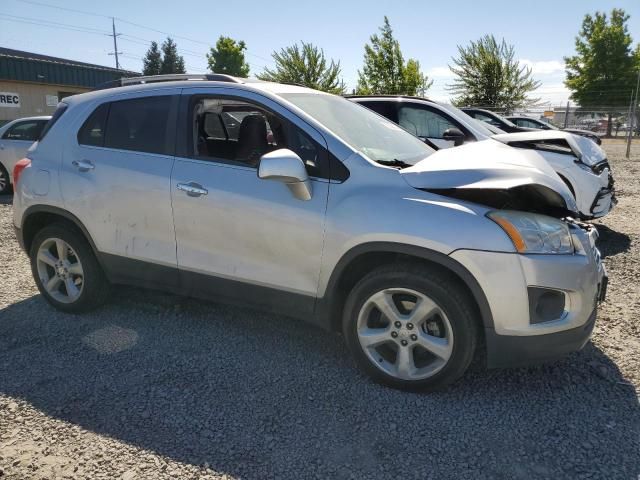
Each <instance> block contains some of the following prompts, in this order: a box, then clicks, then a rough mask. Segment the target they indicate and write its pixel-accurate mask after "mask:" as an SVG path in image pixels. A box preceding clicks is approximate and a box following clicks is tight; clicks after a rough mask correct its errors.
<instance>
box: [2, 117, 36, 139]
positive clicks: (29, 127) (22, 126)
mask: <svg viewBox="0 0 640 480" xmlns="http://www.w3.org/2000/svg"><path fill="white" fill-rule="evenodd" d="M43 127H44V124H43V122H42V121H41V120H33V121H27V122H19V123H16V124H15V125H14V126H13V127H11V128H9V130H7V131H6V132H5V133H4V135H3V136H2V138H3V139H5V140H22V141H27V142H35V141H36V140H38V138H40V133H42V129H43Z"/></svg>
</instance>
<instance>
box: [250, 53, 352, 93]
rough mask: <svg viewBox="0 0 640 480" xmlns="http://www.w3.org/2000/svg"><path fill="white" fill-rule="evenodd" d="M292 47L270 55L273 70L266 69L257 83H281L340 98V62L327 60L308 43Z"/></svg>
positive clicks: (341, 85) (342, 88) (341, 82)
mask: <svg viewBox="0 0 640 480" xmlns="http://www.w3.org/2000/svg"><path fill="white" fill-rule="evenodd" d="M301 43H302V46H301V47H300V46H298V44H294V45H293V46H291V47H287V48H283V49H282V50H280V52H273V54H272V55H271V56H272V57H273V60H274V62H275V69H273V70H272V69H270V68H265V69H264V72H262V73H261V74H260V75H258V78H259V79H260V80H267V81H270V82H280V83H297V84H300V85H304V86H305V87H309V88H315V89H316V90H322V91H324V92H329V93H335V94H342V93H344V90H345V85H344V82H343V81H342V80H341V79H340V78H339V77H340V72H341V69H340V62H335V61H334V60H330V62H329V63H328V64H327V60H326V58H325V56H324V51H323V50H321V49H318V47H316V46H314V45H312V44H311V43H305V42H301Z"/></svg>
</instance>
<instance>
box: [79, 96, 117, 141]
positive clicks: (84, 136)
mask: <svg viewBox="0 0 640 480" xmlns="http://www.w3.org/2000/svg"><path fill="white" fill-rule="evenodd" d="M108 114H109V104H108V103H104V104H102V105H100V106H99V107H98V108H96V109H95V110H94V111H93V113H92V114H91V115H89V118H87V120H86V121H85V122H84V124H83V125H82V127H81V128H80V130H79V131H78V143H79V144H80V145H89V146H92V147H102V146H104V132H105V128H106V125H107V116H108Z"/></svg>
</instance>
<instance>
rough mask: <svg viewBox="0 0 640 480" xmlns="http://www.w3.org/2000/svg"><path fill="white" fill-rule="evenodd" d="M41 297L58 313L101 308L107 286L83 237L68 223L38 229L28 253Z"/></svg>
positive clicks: (107, 290)
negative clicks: (59, 311) (58, 311)
mask: <svg viewBox="0 0 640 480" xmlns="http://www.w3.org/2000/svg"><path fill="white" fill-rule="evenodd" d="M29 256H30V258H31V271H32V273H33V278H34V280H35V282H36V285H37V286H38V290H40V293H41V294H42V296H43V297H44V298H45V299H46V300H47V302H49V303H50V304H51V305H53V306H54V307H55V308H57V309H58V310H62V311H63V312H70V313H81V312H87V311H89V310H93V309H95V308H97V307H99V306H100V305H102V304H103V303H104V302H105V300H106V299H107V297H108V295H109V290H110V288H109V287H110V285H109V282H108V281H107V279H106V277H105V275H104V272H103V271H102V268H101V267H100V265H99V264H98V261H97V259H96V257H95V255H94V253H93V250H92V249H91V246H90V245H89V243H88V242H87V240H86V239H85V237H84V236H83V235H82V234H81V233H80V232H79V231H78V230H77V229H76V228H75V227H71V226H70V225H67V224H62V223H56V224H52V225H48V226H46V227H44V228H43V229H42V230H40V231H39V232H38V233H37V234H36V235H35V237H34V239H33V242H32V244H31V250H30V254H29Z"/></svg>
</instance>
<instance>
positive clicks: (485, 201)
mask: <svg viewBox="0 0 640 480" xmlns="http://www.w3.org/2000/svg"><path fill="white" fill-rule="evenodd" d="M421 190H424V191H427V192H431V193H435V194H437V195H442V196H444V197H449V198H455V199H458V200H463V201H467V202H473V203H478V204H480V205H485V206H487V207H490V208H495V209H497V210H520V211H523V212H531V213H540V214H543V215H549V216H551V217H556V218H563V217H574V216H575V215H576V212H575V211H573V210H570V209H569V208H567V204H566V202H565V201H564V199H563V198H562V196H561V195H559V194H558V193H557V192H555V191H553V190H551V189H550V188H548V187H545V186H542V185H520V186H517V187H513V188H510V189H494V188H490V189H483V188H448V189H428V188H426V189H421Z"/></svg>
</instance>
